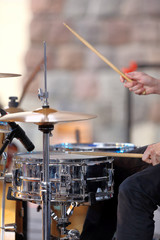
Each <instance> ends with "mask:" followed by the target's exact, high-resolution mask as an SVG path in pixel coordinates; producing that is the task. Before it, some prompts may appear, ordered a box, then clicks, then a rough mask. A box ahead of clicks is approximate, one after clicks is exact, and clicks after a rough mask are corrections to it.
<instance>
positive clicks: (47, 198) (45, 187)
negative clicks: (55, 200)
mask: <svg viewBox="0 0 160 240" xmlns="http://www.w3.org/2000/svg"><path fill="white" fill-rule="evenodd" d="M39 130H41V131H42V132H43V167H42V182H41V198H42V226H43V229H42V235H43V237H42V240H50V230H51V217H50V216H51V182H50V177H49V136H50V132H51V130H53V125H44V126H43V125H40V126H39Z"/></svg>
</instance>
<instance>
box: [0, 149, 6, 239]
mask: <svg viewBox="0 0 160 240" xmlns="http://www.w3.org/2000/svg"><path fill="white" fill-rule="evenodd" d="M3 157H4V158H7V155H5V154H3ZM5 171H6V168H5V166H4V169H3V177H4V178H3V193H2V217H1V227H2V229H1V239H2V240H4V225H5V198H6V178H5Z"/></svg>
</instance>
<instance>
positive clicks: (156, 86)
mask: <svg viewBox="0 0 160 240" xmlns="http://www.w3.org/2000/svg"><path fill="white" fill-rule="evenodd" d="M126 75H127V76H128V77H129V78H131V79H132V80H133V82H126V80H125V79H124V78H123V77H120V81H121V82H122V83H124V86H125V87H126V88H129V90H130V91H132V92H134V93H135V94H138V95H142V94H143V93H144V92H145V94H146V95H149V94H160V79H157V78H154V77H151V76H149V75H148V74H146V73H143V72H131V73H126Z"/></svg>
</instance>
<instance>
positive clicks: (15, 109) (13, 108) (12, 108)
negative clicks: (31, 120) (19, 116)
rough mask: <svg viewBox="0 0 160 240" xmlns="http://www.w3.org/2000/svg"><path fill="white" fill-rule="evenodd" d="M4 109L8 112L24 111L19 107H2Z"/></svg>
mask: <svg viewBox="0 0 160 240" xmlns="http://www.w3.org/2000/svg"><path fill="white" fill-rule="evenodd" d="M4 110H5V111H6V112H8V113H17V112H24V110H23V109H22V108H19V107H6V108H4Z"/></svg>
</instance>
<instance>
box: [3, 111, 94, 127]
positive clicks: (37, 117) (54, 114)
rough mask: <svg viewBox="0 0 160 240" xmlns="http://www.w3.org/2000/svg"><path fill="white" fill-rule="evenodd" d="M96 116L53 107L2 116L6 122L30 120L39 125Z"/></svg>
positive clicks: (29, 121) (81, 119)
mask: <svg viewBox="0 0 160 240" xmlns="http://www.w3.org/2000/svg"><path fill="white" fill-rule="evenodd" d="M92 118H96V115H90V114H83V113H76V112H64V111H57V110H55V109H52V108H39V109H37V110H35V111H33V112H31V111H29V112H19V113H11V114H8V115H5V116H3V117H1V118H0V121H4V122H28V123H37V124H38V125H43V124H49V123H53V124H56V123H59V122H72V121H83V120H88V119H92Z"/></svg>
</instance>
